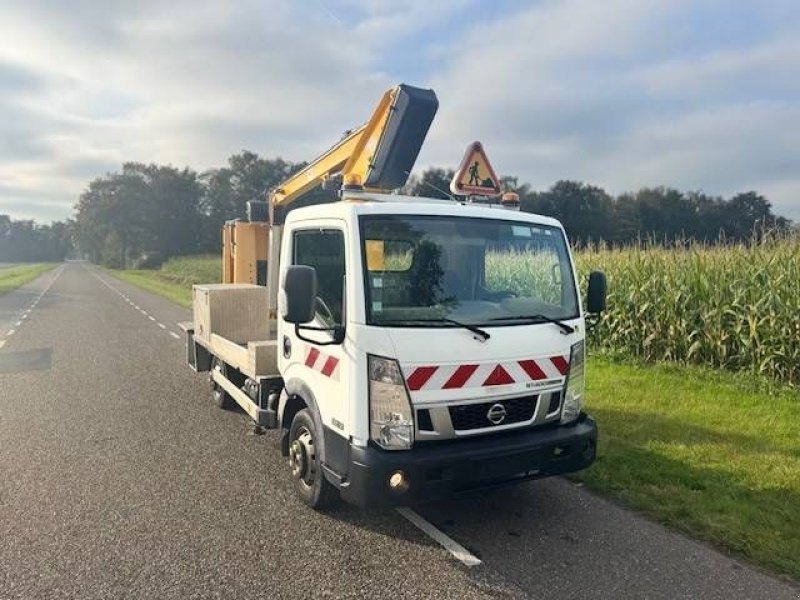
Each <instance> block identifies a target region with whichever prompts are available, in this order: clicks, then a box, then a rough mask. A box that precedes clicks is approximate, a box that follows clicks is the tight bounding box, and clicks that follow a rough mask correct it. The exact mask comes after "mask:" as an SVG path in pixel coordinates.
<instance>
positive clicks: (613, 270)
mask: <svg viewBox="0 0 800 600" xmlns="http://www.w3.org/2000/svg"><path fill="white" fill-rule="evenodd" d="M577 262H578V269H579V272H580V278H581V283H582V285H581V289H582V290H584V291H585V290H586V280H587V278H588V273H589V271H591V270H595V269H597V270H601V271H604V272H605V273H606V275H607V277H608V309H607V311H606V312H605V313H604V314H603V317H602V319H601V321H600V323H599V324H598V326H597V328H596V329H594V330H593V332H592V334H591V336H590V345H591V346H593V347H595V348H600V349H602V350H603V351H607V352H609V353H612V354H615V355H618V356H624V357H633V358H636V359H640V360H645V361H676V362H680V363H695V364H703V365H710V366H713V367H720V368H725V369H731V370H740V371H741V370H748V371H751V372H752V373H754V374H756V375H763V376H768V377H771V378H774V379H776V380H779V381H782V382H784V383H788V384H791V385H795V386H797V385H800V238H797V237H794V238H782V239H774V238H766V239H764V240H761V241H757V242H752V243H750V244H723V245H719V246H705V245H702V244H699V243H691V244H688V245H687V246H685V247H682V248H680V249H666V248H660V247H647V245H644V244H640V245H638V246H635V247H630V248H625V249H604V248H599V249H598V248H595V249H592V250H584V251H580V252H578V253H577Z"/></svg>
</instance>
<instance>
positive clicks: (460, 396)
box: [184, 85, 606, 508]
mask: <svg viewBox="0 0 800 600" xmlns="http://www.w3.org/2000/svg"><path fill="white" fill-rule="evenodd" d="M437 107H438V101H437V100H436V96H435V94H434V93H433V92H432V91H431V90H422V89H419V88H415V87H411V86H407V85H399V86H397V87H395V88H392V89H391V90H389V91H388V92H386V94H385V95H384V97H383V98H382V100H381V102H380V103H379V105H378V107H377V108H376V110H375V112H374V114H373V115H372V117H371V119H370V120H369V121H368V122H367V123H366V124H365V125H364V126H362V127H360V128H358V129H356V130H353V131H350V132H348V133H347V134H346V135H345V137H344V138H343V139H342V140H341V141H340V142H339V143H338V144H336V145H335V146H334V147H333V148H332V149H330V150H329V151H328V152H326V153H325V154H323V155H322V156H321V157H319V158H318V159H317V160H315V161H313V162H312V163H310V164H309V165H308V166H307V167H306V168H305V169H303V170H301V171H300V172H298V173H296V174H295V175H293V176H292V177H290V178H289V179H288V180H287V181H286V182H284V183H283V184H281V185H280V186H278V187H277V188H275V189H273V190H270V192H269V194H268V197H267V201H266V203H262V205H260V206H259V204H258V203H253V204H252V205H251V207H250V211H249V212H250V215H251V218H250V220H249V221H231V222H229V223H226V224H225V230H224V232H223V240H224V247H223V262H224V265H223V271H224V281H223V283H216V284H209V285H198V286H195V288H194V290H193V311H194V320H193V322H191V323H186V324H185V325H184V329H185V331H186V333H187V342H188V344H187V353H188V362H189V364H190V365H191V366H192V368H194V369H195V370H196V371H198V372H209V373H210V379H211V386H212V396H213V398H214V400H215V402H216V403H217V404H218V405H219V406H221V407H229V406H233V405H234V404H235V405H238V406H240V407H241V408H242V409H243V410H244V411H245V412H247V414H248V415H249V416H250V417H251V418H252V419H253V420H254V421H255V424H256V426H258V427H263V428H275V429H278V430H280V431H281V432H282V436H281V450H282V452H283V454H284V455H285V456H286V457H288V463H289V469H288V471H289V474H290V476H291V477H292V479H293V481H294V485H295V488H296V490H297V492H298V494H299V497H300V498H301V499H302V500H303V501H304V502H305V503H306V504H308V505H309V506H311V507H315V508H316V507H321V506H324V505H326V504H329V503H331V502H333V501H335V500H336V499H338V498H341V499H343V500H345V501H347V502H350V503H353V504H356V505H359V506H363V507H369V506H395V505H405V504H411V503H416V502H420V501H426V500H432V499H439V498H444V497H447V496H450V495H453V494H459V493H462V492H471V491H474V490H480V489H484V488H490V487H495V486H499V485H504V484H509V483H514V482H521V481H526V480H530V479H534V478H539V477H547V476H551V475H558V474H562V473H569V472H573V471H577V470H580V469H584V468H586V467H588V466H589V465H591V464H592V462H593V461H594V459H595V451H596V441H597V427H596V425H595V421H594V420H593V419H592V418H591V417H590V416H589V415H588V414H586V412H584V404H583V400H584V389H585V360H586V346H585V335H586V326H587V322H588V321H589V320H588V319H587V316H588V315H589V314H590V313H599V312H600V311H601V310H603V308H604V306H605V287H606V285H605V278H604V276H603V275H602V273H599V272H595V273H592V274H591V276H590V278H589V289H588V293H587V301H586V302H585V303H584V302H583V301H582V298H581V295H580V293H579V290H578V285H577V277H576V271H575V265H574V263H573V259H572V256H571V253H570V247H569V243H568V241H567V237H566V235H565V233H564V229H563V227H562V226H561V224H560V223H559V222H558V221H556V220H554V219H552V218H548V217H544V216H539V215H534V214H528V213H524V212H520V211H519V210H518V201H517V198H516V197H515V195H514V194H508V193H507V194H505V195H501V194H499V193H497V194H494V193H493V192H499V182H497V181H496V176H494V172H493V170H492V169H491V166H490V165H489V163H488V160H487V159H486V156H485V154H484V153H483V149H482V147H481V146H480V145H479V144H475V145H473V146H472V147H471V149H468V153H467V156H465V159H464V161H463V162H462V168H461V169H459V172H458V173H457V174H456V177H455V178H454V181H453V184H451V190H453V191H454V193H453V195H452V196H451V198H450V199H445V200H442V199H432V198H424V197H417V196H405V195H402V194H398V193H396V190H397V189H398V188H400V187H401V186H402V185H403V184H405V182H406V180H407V178H408V174H409V172H410V170H411V168H412V166H413V163H414V161H415V160H416V157H417V155H418V153H419V149H420V146H421V144H422V140H423V139H424V137H425V134H426V133H427V131H428V128H429V126H430V123H431V121H432V118H433V115H434V113H435V111H436V109H437ZM471 153H474V154H471ZM320 185H321V186H323V187H325V188H326V189H335V190H337V191H338V194H337V196H336V198H335V201H332V202H329V201H324V202H321V203H315V204H311V205H308V201H305V202H304V201H303V200H302V199H303V198H304V197H307V195H308V193H309V191H310V190H312V189H314V188H316V187H317V186H320ZM458 192H461V193H460V194H459V193H458ZM482 193H483V194H484V195H482ZM304 204H305V205H304Z"/></svg>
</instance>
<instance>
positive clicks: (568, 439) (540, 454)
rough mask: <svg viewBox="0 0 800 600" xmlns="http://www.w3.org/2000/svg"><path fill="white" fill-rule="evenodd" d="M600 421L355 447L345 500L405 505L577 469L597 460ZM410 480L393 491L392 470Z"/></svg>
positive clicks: (343, 492)
mask: <svg viewBox="0 0 800 600" xmlns="http://www.w3.org/2000/svg"><path fill="white" fill-rule="evenodd" d="M596 447H597V425H596V424H595V422H594V419H592V418H591V417H589V416H588V415H585V414H583V415H581V417H580V418H579V419H578V421H577V422H575V423H574V424H570V425H566V426H556V427H548V428H541V429H539V428H536V429H527V430H524V431H519V432H515V433H503V434H497V435H492V436H486V437H480V438H471V439H468V440H458V441H453V442H440V443H438V444H437V443H435V442H432V443H430V444H429V445H425V446H417V447H415V448H413V449H412V450H408V451H385V450H379V449H377V448H371V447H366V448H365V447H361V446H351V447H350V465H349V467H350V468H349V473H348V476H347V479H346V480H345V481H342V482H340V483H339V485H338V487H339V489H340V491H341V495H342V498H343V499H344V500H346V501H347V502H350V503H352V504H356V505H358V506H362V507H373V506H401V505H406V504H412V503H416V502H425V501H429V500H437V499H442V498H446V497H449V496H453V495H457V494H459V493H465V492H470V491H474V490H479V489H485V488H491V487H496V486H500V485H507V484H511V483H516V482H521V481H527V480H529V479H536V478H540V477H549V476H551V475H559V474H562V473H571V472H573V471H579V470H581V469H585V468H586V467H588V466H589V465H591V464H592V463H593V462H594V459H595V451H596ZM398 470H401V471H403V472H404V474H405V475H406V477H407V478H408V482H409V486H408V489H407V490H406V491H405V492H395V491H392V490H390V489H389V486H388V485H387V481H388V479H389V477H390V475H391V474H392V473H394V472H395V471H398Z"/></svg>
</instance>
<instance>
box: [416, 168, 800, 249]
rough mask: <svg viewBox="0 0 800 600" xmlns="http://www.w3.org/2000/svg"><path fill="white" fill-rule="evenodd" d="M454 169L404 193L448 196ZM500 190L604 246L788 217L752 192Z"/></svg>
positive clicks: (560, 185)
mask: <svg viewBox="0 0 800 600" xmlns="http://www.w3.org/2000/svg"><path fill="white" fill-rule="evenodd" d="M452 177H453V171H452V170H447V169H435V168H434V169H428V170H427V171H425V172H424V173H422V174H421V175H420V176H412V177H411V178H410V180H409V182H408V184H407V185H406V189H405V191H406V193H409V194H411V195H415V196H416V195H424V196H432V197H436V198H447V197H448V196H449V184H450V180H451V179H452ZM502 183H503V187H505V188H506V189H509V190H513V191H516V192H517V193H518V194H519V197H520V210H523V211H526V212H531V213H537V214H541V215H547V216H551V217H554V218H556V219H558V220H559V221H561V223H562V224H563V225H564V229H565V230H566V231H567V234H568V235H569V237H570V240H572V241H573V243H577V244H587V243H591V242H600V241H602V242H606V243H611V244H615V245H625V244H629V243H631V242H633V241H636V240H641V239H645V240H652V241H654V242H656V243H660V244H667V245H669V244H673V243H675V242H676V241H677V240H698V241H703V242H707V243H710V244H715V243H717V242H719V241H721V240H731V241H743V240H750V239H752V238H753V237H754V235H757V234H758V233H759V232H763V231H765V230H776V229H777V230H788V229H789V228H790V227H792V223H791V221H790V220H789V219H786V218H784V217H780V216H778V215H776V214H774V213H773V211H772V205H771V203H770V202H769V200H767V199H766V198H765V197H764V196H762V195H761V194H759V193H757V192H754V191H747V192H741V193H738V194H735V195H733V196H731V197H730V198H723V197H721V196H712V195H709V194H705V193H703V192H699V191H696V192H681V191H679V190H676V189H674V188H669V187H652V188H642V189H640V190H639V191H637V192H626V193H623V194H619V195H617V196H612V195H611V194H609V193H608V192H606V191H605V190H604V189H603V188H600V187H597V186H594V185H590V184H588V183H583V182H580V181H568V180H562V181H558V182H556V183H555V184H553V185H552V186H551V187H550V188H549V189H548V190H545V191H536V190H532V189H531V187H530V185H529V184H527V183H522V184H520V183H519V180H518V179H517V178H516V177H509V176H507V177H503V178H502Z"/></svg>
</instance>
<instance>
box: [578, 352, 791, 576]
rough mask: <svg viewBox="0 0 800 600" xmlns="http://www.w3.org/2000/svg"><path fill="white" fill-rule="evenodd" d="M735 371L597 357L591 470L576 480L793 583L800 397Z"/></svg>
mask: <svg viewBox="0 0 800 600" xmlns="http://www.w3.org/2000/svg"><path fill="white" fill-rule="evenodd" d="M751 381H752V380H750V382H748V381H747V380H746V379H745V378H743V377H741V376H737V375H734V374H730V373H726V372H722V371H711V370H706V369H700V368H697V367H678V366H667V365H656V366H653V365H649V366H636V365H628V364H614V363H611V362H608V361H606V360H604V359H598V358H593V359H592V360H591V361H590V363H589V368H588V372H587V384H588V391H587V397H588V411H589V412H590V413H592V414H593V415H594V416H595V418H596V419H597V422H598V427H599V429H600V442H599V453H598V459H597V462H596V463H595V464H594V466H592V467H591V468H590V469H588V470H587V471H585V472H583V473H580V474H578V475H577V476H576V477H575V478H576V479H578V480H580V481H583V482H584V483H585V484H586V485H587V486H588V487H590V488H592V489H594V490H596V491H598V492H601V493H602V494H604V495H607V496H610V497H612V498H615V499H616V500H618V501H620V502H621V503H623V504H626V505H628V506H631V507H633V508H635V509H637V510H640V511H642V512H643V513H645V514H647V515H649V516H650V517H652V518H654V519H656V520H658V521H660V522H663V523H666V524H668V525H670V526H672V527H675V528H676V529H679V530H681V531H684V532H686V533H687V534H689V535H691V536H693V537H696V538H700V539H703V540H707V541H709V542H712V543H713V544H716V545H717V546H720V547H722V548H724V549H727V550H730V551H732V552H733V553H735V554H738V555H741V556H743V557H746V558H748V559H750V560H752V561H754V562H756V563H758V564H761V565H763V566H765V567H769V568H771V569H773V570H776V571H779V572H782V573H785V574H788V575H790V576H792V577H794V578H796V579H800V437H798V431H800V392H798V391H796V390H789V389H780V388H773V389H771V390H766V389H763V387H764V386H763V385H762V386H761V389H759V387H758V386H755V385H753V384H752V383H751Z"/></svg>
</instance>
